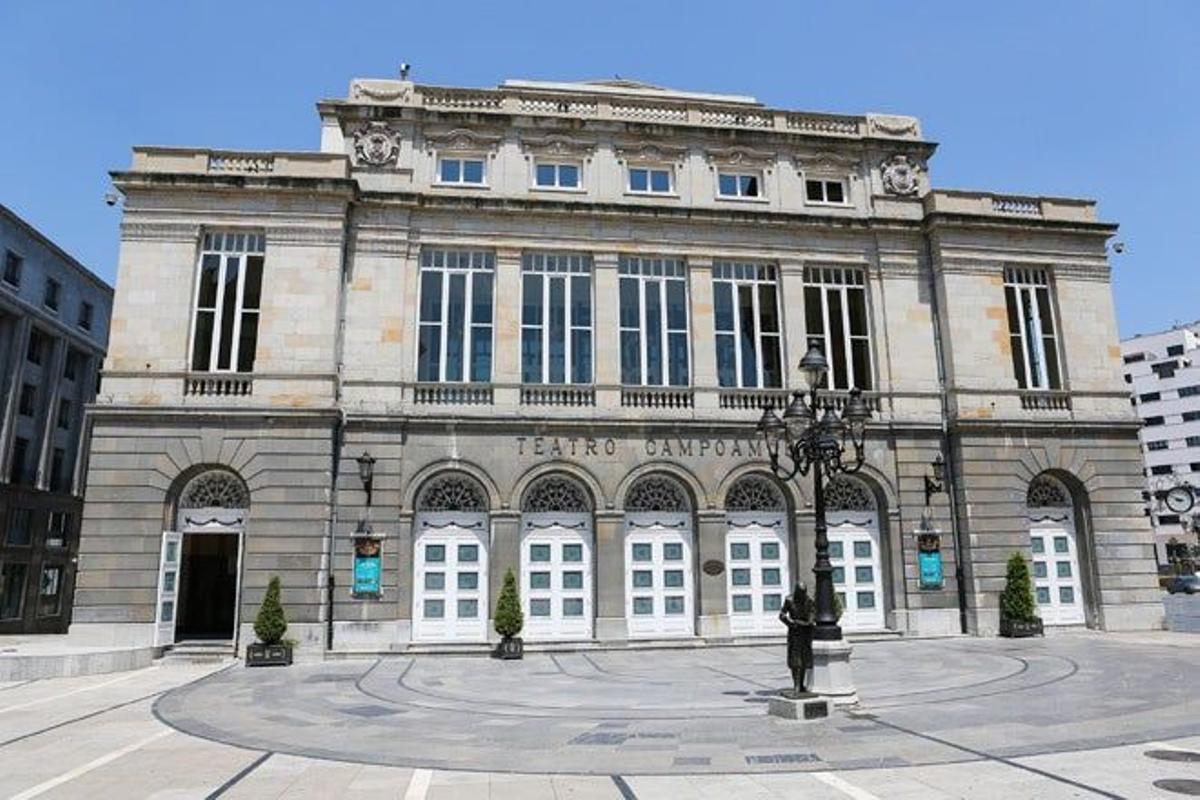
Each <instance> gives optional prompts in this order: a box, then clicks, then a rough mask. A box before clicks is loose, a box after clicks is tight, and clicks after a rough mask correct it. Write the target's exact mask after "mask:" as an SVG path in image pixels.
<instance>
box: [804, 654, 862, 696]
mask: <svg viewBox="0 0 1200 800" xmlns="http://www.w3.org/2000/svg"><path fill="white" fill-rule="evenodd" d="M851 649H852V648H851V647H850V643H849V642H847V641H846V640H845V639H838V640H837V641H833V642H830V641H822V640H820V639H817V640H816V641H814V642H813V665H812V680H811V681H809V684H808V686H809V688H810V689H811V690H812V691H813V692H814V693H815V694H819V695H822V696H824V697H827V698H829V702H831V703H832V704H833V705H835V706H850V705H854V704H855V703H857V702H858V691H857V690H856V689H855V688H854V673H853V671H852V670H851V668H850V651H851Z"/></svg>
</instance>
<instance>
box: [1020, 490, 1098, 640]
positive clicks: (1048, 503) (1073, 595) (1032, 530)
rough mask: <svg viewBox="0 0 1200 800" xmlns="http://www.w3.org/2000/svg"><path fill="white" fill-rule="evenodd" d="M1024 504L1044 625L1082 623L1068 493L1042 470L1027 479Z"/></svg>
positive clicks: (1076, 547) (1076, 545) (1072, 507)
mask: <svg viewBox="0 0 1200 800" xmlns="http://www.w3.org/2000/svg"><path fill="white" fill-rule="evenodd" d="M1025 506H1026V511H1027V513H1028V515H1029V551H1030V555H1031V556H1032V561H1033V593H1034V599H1035V600H1036V601H1037V605H1038V614H1039V615H1040V616H1041V618H1042V622H1043V623H1045V624H1046V625H1083V624H1084V622H1085V614H1084V608H1083V590H1082V587H1081V584H1080V578H1079V543H1078V539H1077V537H1076V531H1075V502H1074V501H1073V500H1072V499H1071V493H1070V491H1068V490H1067V487H1066V486H1065V485H1063V483H1062V481H1060V480H1058V479H1057V478H1055V477H1053V476H1051V475H1048V474H1045V473H1043V474H1041V475H1038V476H1037V477H1036V478H1034V479H1033V480H1032V481H1030V483H1029V490H1028V492H1027V493H1026V495H1025Z"/></svg>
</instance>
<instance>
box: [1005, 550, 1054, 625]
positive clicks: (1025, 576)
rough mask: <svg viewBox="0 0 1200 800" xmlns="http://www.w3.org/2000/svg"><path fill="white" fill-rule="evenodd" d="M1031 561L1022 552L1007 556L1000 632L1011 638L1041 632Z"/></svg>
mask: <svg viewBox="0 0 1200 800" xmlns="http://www.w3.org/2000/svg"><path fill="white" fill-rule="evenodd" d="M1036 611H1037V606H1036V605H1035V604H1034V600H1033V581H1032V580H1030V577H1029V564H1028V562H1026V561H1025V557H1024V556H1023V555H1021V554H1020V553H1013V554H1012V555H1011V556H1009V558H1008V570H1007V572H1006V574H1005V577H1004V591H1003V593H1001V595H1000V635H1001V636H1008V637H1011V638H1014V639H1016V638H1023V637H1026V636H1041V635H1042V634H1043V630H1042V619H1041V617H1039V616H1038V615H1037V613H1036Z"/></svg>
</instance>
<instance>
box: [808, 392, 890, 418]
mask: <svg viewBox="0 0 1200 800" xmlns="http://www.w3.org/2000/svg"><path fill="white" fill-rule="evenodd" d="M849 398H850V392H848V391H845V390H844V389H828V390H824V391H822V392H821V393H820V394H819V395H817V404H818V405H819V406H821V408H832V409H833V410H834V411H841V410H842V409H843V408H845V407H846V401H847V400H848V399H849ZM863 402H865V403H866V404H867V408H869V409H870V410H871V413H872V414H877V413H879V395H878V394H875V393H874V392H863Z"/></svg>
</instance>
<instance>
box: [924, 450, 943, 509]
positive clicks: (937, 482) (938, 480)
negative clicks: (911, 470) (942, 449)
mask: <svg viewBox="0 0 1200 800" xmlns="http://www.w3.org/2000/svg"><path fill="white" fill-rule="evenodd" d="M929 466H931V467H932V468H933V477H930V476H928V475H926V476H925V505H926V506H928V505H929V499H930V498H931V497H933V496H934V495H935V494H937V493H938V492H944V491H946V483H945V481H946V462H945V461H942V454H941V453H938V454H937V458H935V459H934V460H933V463H932V464H930V465H929Z"/></svg>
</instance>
